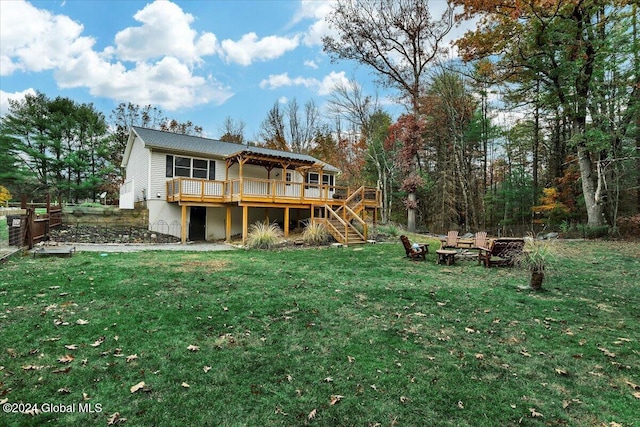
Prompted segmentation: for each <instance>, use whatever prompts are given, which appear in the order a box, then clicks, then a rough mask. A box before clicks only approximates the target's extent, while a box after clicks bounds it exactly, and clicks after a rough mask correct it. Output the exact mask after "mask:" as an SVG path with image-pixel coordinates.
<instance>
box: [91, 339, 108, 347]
mask: <svg viewBox="0 0 640 427" xmlns="http://www.w3.org/2000/svg"><path fill="white" fill-rule="evenodd" d="M105 339H106V338H105V337H100V338H98V339H97V340H96V342H94V343H93V344H89V345H90V346H91V347H98V346H100V345H101V344H102V343H103V342H104V340H105Z"/></svg>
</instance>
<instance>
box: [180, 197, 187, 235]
mask: <svg viewBox="0 0 640 427" xmlns="http://www.w3.org/2000/svg"><path fill="white" fill-rule="evenodd" d="M181 225H182V226H181V231H180V241H181V242H182V244H185V243H187V205H182V215H181Z"/></svg>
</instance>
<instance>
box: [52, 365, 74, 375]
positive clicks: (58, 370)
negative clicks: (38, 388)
mask: <svg viewBox="0 0 640 427" xmlns="http://www.w3.org/2000/svg"><path fill="white" fill-rule="evenodd" d="M69 372H71V366H67V367H66V368H60V369H55V370H53V371H51V373H53V374H68V373H69Z"/></svg>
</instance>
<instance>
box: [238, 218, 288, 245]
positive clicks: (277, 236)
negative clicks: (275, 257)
mask: <svg viewBox="0 0 640 427" xmlns="http://www.w3.org/2000/svg"><path fill="white" fill-rule="evenodd" d="M281 239H282V230H280V227H278V224H276V223H272V224H266V223H264V222H260V221H258V222H256V223H255V224H253V225H251V229H250V230H249V235H248V236H247V247H249V248H252V249H270V248H272V247H273V246H274V245H275V244H276V243H278V242H280V240H281Z"/></svg>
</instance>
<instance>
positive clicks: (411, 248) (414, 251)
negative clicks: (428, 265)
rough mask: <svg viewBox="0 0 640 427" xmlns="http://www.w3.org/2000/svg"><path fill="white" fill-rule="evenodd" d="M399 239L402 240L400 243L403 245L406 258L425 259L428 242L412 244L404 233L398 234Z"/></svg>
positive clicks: (427, 251)
mask: <svg viewBox="0 0 640 427" xmlns="http://www.w3.org/2000/svg"><path fill="white" fill-rule="evenodd" d="M400 240H401V241H402V245H403V246H404V251H405V252H406V254H407V258H410V259H412V260H413V261H418V260H423V261H424V260H426V255H427V254H428V253H429V244H428V243H421V244H416V245H412V244H411V242H410V241H409V238H408V237H407V236H405V235H402V236H400Z"/></svg>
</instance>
